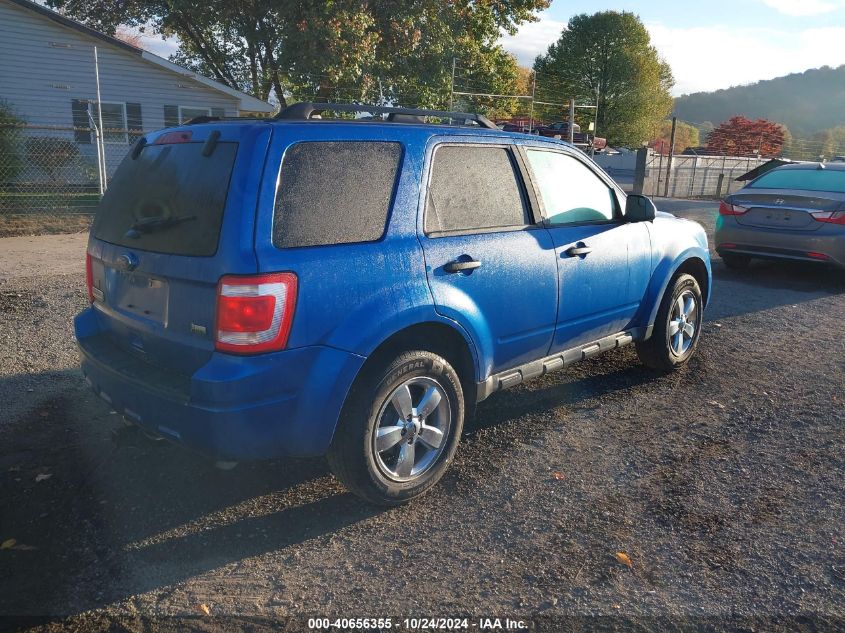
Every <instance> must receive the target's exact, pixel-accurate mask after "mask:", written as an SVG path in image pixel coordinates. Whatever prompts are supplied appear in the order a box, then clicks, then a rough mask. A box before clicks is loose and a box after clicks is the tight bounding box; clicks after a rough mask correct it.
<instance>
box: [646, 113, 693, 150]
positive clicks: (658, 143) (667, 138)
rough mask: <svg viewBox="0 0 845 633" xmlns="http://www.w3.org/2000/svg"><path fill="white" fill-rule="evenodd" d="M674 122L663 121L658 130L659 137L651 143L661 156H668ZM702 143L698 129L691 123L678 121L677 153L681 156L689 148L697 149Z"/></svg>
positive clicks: (676, 132)
mask: <svg viewBox="0 0 845 633" xmlns="http://www.w3.org/2000/svg"><path fill="white" fill-rule="evenodd" d="M671 139H672V121H671V120H665V121H661V122H660V125H659V126H658V128H657V136H655V138H654V140H652V141H651V143H649V147H652V148H654V150H655V151H656V152H658V153H659V154H664V155H666V154H668V153H669V145H670V143H671V142H672V141H671ZM699 143H700V140H699V135H698V128H697V127H695V126H694V125H690V124H689V123H684V122H683V121H678V124H677V126H676V127H675V153H676V154H680V153H681V152H683V151H684V150H685V149H686V148H688V147H697V146H698V144H699Z"/></svg>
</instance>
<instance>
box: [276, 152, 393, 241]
mask: <svg viewBox="0 0 845 633" xmlns="http://www.w3.org/2000/svg"><path fill="white" fill-rule="evenodd" d="M401 158H402V146H401V145H400V144H399V143H391V142H383V141H378V142H374V141H363V142H359V141H329V142H324V141H306V142H300V143H296V144H294V145H292V146H291V147H289V148H288V149H287V151H286V152H285V156H284V159H283V160H282V168H281V171H280V173H279V186H278V190H277V192H276V204H275V208H274V212H273V245H274V246H276V247H277V248H295V247H300V246H325V245H330V244H350V243H357V242H374V241H377V240H379V239H381V237H382V235H384V230H385V227H386V225H387V216H388V213H389V211H390V204H391V201H392V200H393V190H394V188H395V184H396V176H397V174H398V173H399V164H400V160H401Z"/></svg>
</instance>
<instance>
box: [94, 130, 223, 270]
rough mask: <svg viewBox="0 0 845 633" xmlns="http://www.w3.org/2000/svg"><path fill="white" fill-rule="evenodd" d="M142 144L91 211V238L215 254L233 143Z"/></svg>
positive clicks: (159, 249) (176, 252) (191, 253)
mask: <svg viewBox="0 0 845 633" xmlns="http://www.w3.org/2000/svg"><path fill="white" fill-rule="evenodd" d="M203 145H204V143H176V144H164V145H147V146H145V147H144V148H143V149H142V150H141V153H140V154H139V155H138V157H137V158H135V159H132V157H131V155H130V156H127V157H126V159H124V161H123V162H122V163H121V164H120V167H118V169H117V171H116V172H115V174H114V176H113V177H112V178H111V180H110V181H109V185H108V189H107V190H106V193H105V195H104V196H103V199H102V201H101V202H100V206H99V208H98V210H97V217H96V219H95V220H94V226H93V227H92V232H93V234H94V237H96V238H97V239H101V240H104V241H106V242H110V243H112V244H118V245H120V246H127V247H130V248H137V249H140V250H147V251H155V252H158V253H167V254H171V255H189V256H211V255H214V254H215V253H216V252H217V243H218V241H219V238H220V226H221V224H222V222H223V209H224V207H225V206H226V196H227V193H228V190H229V180H230V179H231V176H232V168H233V166H234V164H235V155H236V154H237V151H238V144H237V143H230V142H226V143H223V142H221V143H218V144H217V146H216V147H215V149H214V151H213V152H212V153H211V155H210V156H203V155H202V148H203Z"/></svg>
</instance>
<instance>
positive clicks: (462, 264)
mask: <svg viewBox="0 0 845 633" xmlns="http://www.w3.org/2000/svg"><path fill="white" fill-rule="evenodd" d="M480 266H481V262H479V261H477V260H475V259H470V260H467V261H462V260H460V259H456V260H455V261H453V262H449V263H448V264H446V265H445V266H444V267H443V270H445V271H446V272H447V273H459V272H461V271H464V270H475V269H476V268H479V267H480Z"/></svg>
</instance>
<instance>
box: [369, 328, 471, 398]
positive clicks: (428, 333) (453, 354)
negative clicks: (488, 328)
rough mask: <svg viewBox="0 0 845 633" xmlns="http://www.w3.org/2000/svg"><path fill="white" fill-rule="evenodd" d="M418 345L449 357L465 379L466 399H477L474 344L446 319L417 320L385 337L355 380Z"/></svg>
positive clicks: (460, 376)
mask: <svg viewBox="0 0 845 633" xmlns="http://www.w3.org/2000/svg"><path fill="white" fill-rule="evenodd" d="M414 349H420V350H425V351H429V352H433V353H435V354H437V355H439V356H442V357H443V358H445V359H446V360H447V361H449V364H450V365H452V367H453V368H454V369H455V371H456V372H457V373H458V377H459V378H460V380H461V388H462V389H463V391H464V400H465V402H467V403H474V402H475V390H476V388H477V386H476V368H477V359H476V354H475V350H474V348H473V345H472V343H471V342H470V341H469V340H468V339H467V338H466V336H465V335H464V334H463V333H462V332H461V331H460V330H459V329H458V327H457V326H452V325H449V324H447V323H444V322H442V321H425V322H422V323H415V324H413V325H410V326H408V327H405V328H402V329H401V330H399V331H397V332H394V333H393V334H391V335H390V336H388V337H387V338H385V339H384V340H383V341H382V342H381V343H379V344H378V345H377V346H376V348H375V349H374V350H373V351H372V353H371V354H369V355H368V357H367V360H366V361H365V362H364V364H363V366H362V367H361V369H360V370H359V371H358V375H357V376H356V377H355V383H357V382H358V381H359V380H360V379H361V377H362V376H365V375H366V372H367V371H369V370H371V369H372V368H373V367H378V366H379V365H380V364H384V363H388V362H390V361H391V360H392V359H393V358H395V357H396V356H398V355H399V354H401V353H402V352H407V351H410V350H414Z"/></svg>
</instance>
